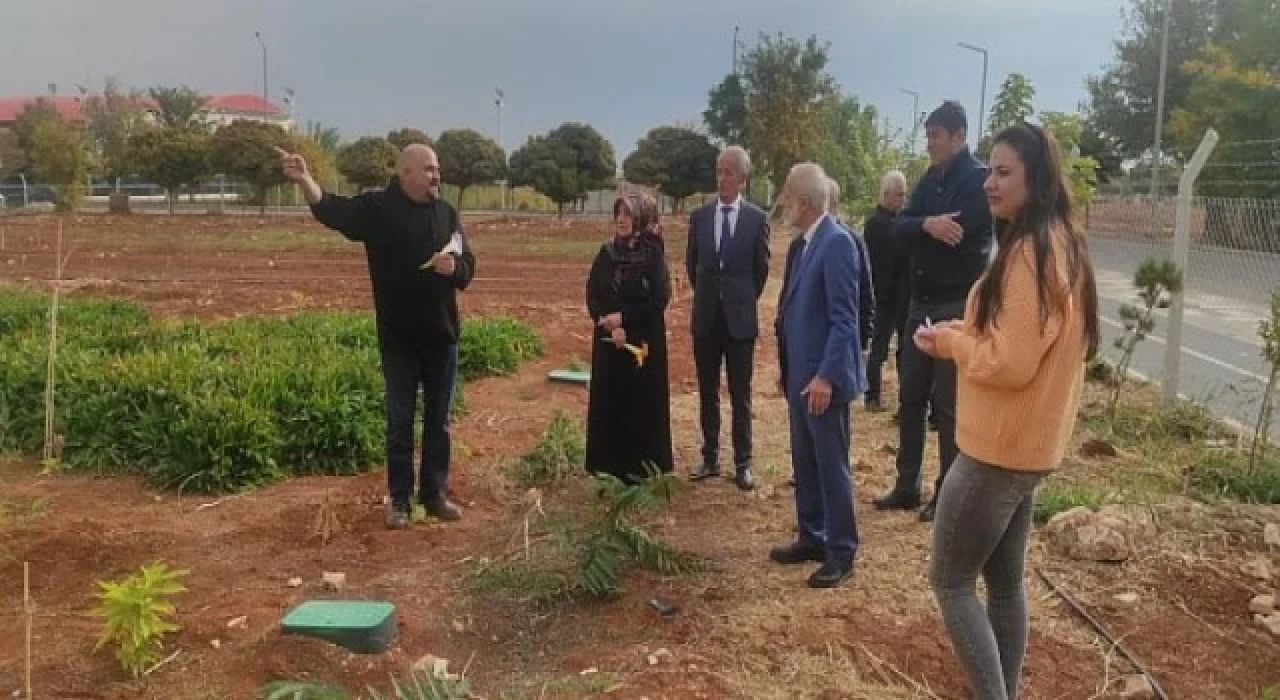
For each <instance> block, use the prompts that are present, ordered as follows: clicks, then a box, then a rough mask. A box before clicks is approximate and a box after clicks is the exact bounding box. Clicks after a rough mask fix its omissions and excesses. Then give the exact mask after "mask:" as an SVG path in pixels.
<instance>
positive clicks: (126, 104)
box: [81, 78, 149, 180]
mask: <svg viewBox="0 0 1280 700" xmlns="http://www.w3.org/2000/svg"><path fill="white" fill-rule="evenodd" d="M81 110H82V112H83V113H84V117H85V127H86V131H87V132H88V135H89V139H90V141H91V142H92V144H93V148H94V151H95V152H96V154H97V161H98V172H99V173H100V174H101V175H102V176H103V177H105V178H107V179H108V180H115V179H116V178H119V177H126V176H128V175H132V174H133V173H134V172H135V170H134V165H133V164H132V163H130V162H129V139H130V138H131V137H132V136H133V135H134V134H136V133H138V132H140V131H143V130H145V129H148V128H149V123H148V118H147V111H146V108H145V102H144V96H143V93H142V92H140V91H137V90H134V91H131V92H127V93H126V92H124V91H123V90H121V89H120V85H119V83H118V82H117V81H116V80H115V79H114V78H107V81H106V85H105V86H103V88H102V94H101V95H93V96H91V97H89V98H87V99H86V100H85V101H84V104H83V105H82V106H81Z"/></svg>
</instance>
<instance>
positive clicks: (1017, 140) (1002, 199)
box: [915, 125, 1098, 700]
mask: <svg viewBox="0 0 1280 700" xmlns="http://www.w3.org/2000/svg"><path fill="white" fill-rule="evenodd" d="M1060 163H1061V156H1060V154H1059V150H1058V144H1057V143H1056V142H1055V141H1054V139H1053V136H1052V135H1050V134H1049V133H1047V132H1045V131H1044V130H1043V129H1041V128H1040V127H1037V126H1032V125H1020V126H1015V127H1012V128H1009V129H1006V130H1004V131H1003V132H1001V133H1000V134H999V135H998V136H997V137H996V140H995V144H994V146H993V147H992V150H991V157H990V167H991V174H990V176H989V177H988V178H987V183H986V191H987V201H988V204H989V205H990V207H991V214H992V217H993V218H994V219H995V220H996V240H997V243H998V245H999V252H998V253H997V255H996V258H995V261H994V262H993V263H992V265H991V268H990V269H989V270H988V271H987V273H986V275H985V276H983V278H982V279H980V280H979V281H978V283H977V284H976V285H974V288H973V291H972V292H971V293H970V295H969V300H968V305H967V307H966V309H965V314H964V320H963V321H954V322H951V323H948V324H940V325H939V326H936V327H922V328H921V329H920V330H919V331H918V332H917V333H916V336H915V342H916V344H917V345H918V346H919V347H920V349H921V350H923V351H924V352H926V353H928V354H930V355H932V356H934V357H938V358H943V359H950V360H953V361H954V362H955V363H956V388H957V401H956V443H957V445H958V447H959V450H960V454H959V456H958V457H957V458H956V461H955V463H954V465H953V466H952V467H951V470H950V472H949V473H948V474H947V478H946V480H945V481H944V483H943V486H942V491H941V494H940V496H939V498H938V510H937V520H936V522H935V524H934V531H933V552H932V558H931V563H930V570H929V581H930V583H931V584H932V586H933V590H934V595H935V596H936V598H937V600H938V607H939V608H940V609H941V611H942V617H943V621H944V622H945V624H946V627H947V632H948V634H949V635H950V637H951V645H952V648H953V649H955V651H956V654H957V656H959V658H960V662H961V664H962V665H963V666H964V669H965V673H966V674H967V676H968V678H969V684H970V687H971V688H972V690H973V692H974V696H973V697H974V698H976V699H977V700H1012V699H1013V698H1017V696H1018V680H1019V677H1020V676H1021V674H1022V661H1023V657H1024V656H1025V653H1026V646H1027V628H1028V625H1029V620H1028V616H1027V603H1026V590H1025V586H1024V583H1023V570H1024V568H1025V558H1026V550H1027V539H1028V537H1029V536H1030V532H1031V510H1032V505H1033V504H1034V502H1035V490H1036V486H1037V484H1039V483H1040V480H1041V479H1042V478H1044V476H1045V475H1047V474H1048V473H1049V472H1051V471H1052V470H1053V469H1055V468H1056V467H1057V466H1058V464H1059V462H1061V461H1062V457H1063V454H1064V453H1065V451H1066V447H1067V442H1068V441H1069V440H1070V438H1071V432H1072V429H1073V427H1074V425H1075V420H1076V411H1077V409H1078V408H1079V404H1080V393H1081V390H1082V388H1083V386H1084V371H1085V363H1086V361H1087V359H1089V358H1091V357H1092V356H1093V354H1094V353H1095V352H1096V351H1097V347H1098V294H1097V289H1096V286H1095V283H1094V277H1093V269H1092V265H1091V263H1090V262H1089V252H1088V248H1087V246H1086V244H1085V239H1084V236H1083V235H1082V234H1081V233H1080V232H1079V231H1077V230H1076V229H1075V227H1074V226H1072V223H1071V196H1070V194H1069V191H1068V189H1067V186H1066V182H1065V181H1064V180H1063V173H1062V168H1061V165H1060ZM979 574H981V575H982V577H983V578H984V580H985V581H986V584H987V606H986V609H985V610H984V609H983V606H982V603H981V602H980V601H979V600H978V596H977V592H976V584H977V579H978V575H979Z"/></svg>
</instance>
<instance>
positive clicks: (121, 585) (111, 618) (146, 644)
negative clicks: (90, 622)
mask: <svg viewBox="0 0 1280 700" xmlns="http://www.w3.org/2000/svg"><path fill="white" fill-rule="evenodd" d="M187 573H188V572H187V571H185V570H173V569H170V568H169V566H168V565H167V564H165V563H164V562H160V561H156V562H152V563H150V564H147V565H145V566H143V567H142V569H141V570H140V571H138V572H137V573H135V574H133V575H131V576H128V577H126V578H124V579H122V580H120V581H99V582H98V586H99V587H100V588H101V589H102V590H101V591H100V592H99V593H98V594H97V598H98V599H99V601H101V604H100V605H99V607H98V608H97V609H96V610H95V611H94V614H95V615H97V616H99V617H101V618H103V620H104V624H105V627H104V629H103V631H102V636H101V637H100V638H99V639H98V644H97V646H95V647H94V651H97V650H98V649H100V648H102V646H103V645H105V644H108V643H110V644H112V645H114V646H115V647H116V658H117V659H118V660H119V661H120V665H121V667H123V668H124V670H125V671H128V672H129V673H130V674H131V675H133V677H135V678H137V677H138V676H140V675H142V673H143V672H144V671H146V670H147V669H148V668H150V667H151V666H152V665H154V664H155V663H156V662H157V661H159V660H160V652H161V650H162V649H163V647H164V645H163V640H164V637H165V635H167V634H169V633H170V632H176V631H177V630H178V629H180V627H179V626H178V625H177V624H176V623H175V622H174V621H173V617H174V615H175V614H176V612H177V609H176V608H175V607H174V604H173V602H172V601H171V600H170V598H171V597H172V596H174V595H177V594H179V593H182V592H183V591H185V590H187V589H186V587H185V586H183V585H182V579H183V578H184V577H185V576H186V575H187Z"/></svg>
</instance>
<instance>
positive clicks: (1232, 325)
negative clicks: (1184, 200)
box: [1090, 239, 1280, 440]
mask: <svg viewBox="0 0 1280 700" xmlns="http://www.w3.org/2000/svg"><path fill="white" fill-rule="evenodd" d="M1090 246H1091V250H1092V254H1093V263H1094V268H1095V270H1096V271H1097V275H1098V293H1099V296H1100V297H1101V309H1100V310H1101V315H1102V324H1103V327H1102V331H1103V338H1104V345H1103V352H1104V354H1105V355H1106V356H1107V357H1109V358H1113V359H1114V358H1115V357H1117V356H1118V355H1119V351H1118V350H1116V349H1115V348H1114V345H1113V343H1114V339H1116V338H1118V337H1120V336H1121V335H1122V333H1123V326H1122V325H1121V323H1120V315H1119V308H1120V306H1121V305H1122V304H1124V303H1126V302H1129V303H1136V301H1137V299H1136V296H1135V294H1134V288H1133V284H1132V276H1133V271H1134V269H1136V267H1137V266H1138V264H1140V263H1141V261H1142V260H1143V259H1145V258H1146V257H1147V256H1148V255H1150V254H1154V253H1158V252H1161V251H1160V250H1159V249H1157V248H1154V247H1148V246H1144V245H1143V244H1133V243H1127V242H1121V241H1111V240H1105V239H1103V240H1096V239H1095V240H1093V241H1091V242H1090ZM1236 255H1237V254H1231V255H1227V254H1221V253H1216V252H1213V251H1193V253H1192V257H1191V259H1190V264H1189V266H1188V268H1189V270H1188V275H1187V279H1188V285H1187V287H1188V289H1187V291H1186V294H1185V306H1184V316H1183V318H1184V324H1183V332H1182V341H1183V343H1182V358H1181V378H1180V380H1179V385H1178V389H1179V393H1180V394H1182V395H1183V396H1185V397H1187V398H1189V399H1193V400H1195V401H1198V402H1201V403H1204V404H1205V405H1207V406H1208V407H1209V408H1210V409H1212V410H1213V411H1214V412H1215V413H1217V414H1219V415H1221V416H1223V417H1225V418H1228V419H1231V420H1233V421H1236V422H1238V423H1240V424H1242V425H1244V426H1247V427H1248V429H1249V430H1250V434H1252V429H1253V426H1254V425H1255V424H1256V422H1257V418H1258V411H1259V409H1260V407H1261V405H1262V396H1263V393H1264V391H1265V388H1266V381H1267V375H1268V372H1269V368H1268V367H1267V365H1266V361H1265V360H1264V359H1263V357H1262V340H1261V338H1259V337H1258V324H1259V322H1261V321H1262V320H1263V319H1264V318H1266V317H1267V315H1268V314H1269V309H1268V307H1266V306H1264V305H1263V301H1264V300H1265V298H1266V296H1267V294H1266V293H1265V292H1264V290H1270V289H1272V288H1275V287H1276V286H1277V285H1280V259H1277V258H1276V256H1266V255H1264V254H1257V253H1255V254H1252V255H1251V256H1249V257H1247V258H1245V259H1243V260H1241V259H1238V258H1236V257H1235V256H1236ZM1167 321H1168V315H1167V313H1166V312H1163V311H1159V312H1157V321H1156V329H1155V332H1154V333H1153V334H1151V335H1150V336H1148V338H1147V340H1145V341H1143V342H1142V343H1140V344H1139V346H1138V350H1137V351H1136V352H1135V353H1134V358H1133V362H1132V369H1133V370H1135V371H1136V372H1138V373H1140V374H1142V375H1143V376H1145V377H1147V378H1149V379H1151V380H1153V381H1160V380H1161V379H1162V378H1163V375H1164V355H1165V346H1166V339H1165V338H1166V334H1167V333H1168V323H1167ZM1276 400H1280V397H1276ZM1271 434H1272V437H1273V439H1275V440H1280V424H1278V425H1273V426H1272V429H1271Z"/></svg>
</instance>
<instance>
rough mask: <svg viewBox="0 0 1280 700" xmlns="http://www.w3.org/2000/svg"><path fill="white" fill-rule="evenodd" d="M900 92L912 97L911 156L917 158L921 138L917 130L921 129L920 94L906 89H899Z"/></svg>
mask: <svg viewBox="0 0 1280 700" xmlns="http://www.w3.org/2000/svg"><path fill="white" fill-rule="evenodd" d="M898 91H899V92H901V93H903V94H906V95H910V96H911V155H912V156H915V154H916V143H917V139H918V138H919V132H918V131H917V129H919V128H920V93H918V92H916V91H915V90H908V89H906V88H898Z"/></svg>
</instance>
